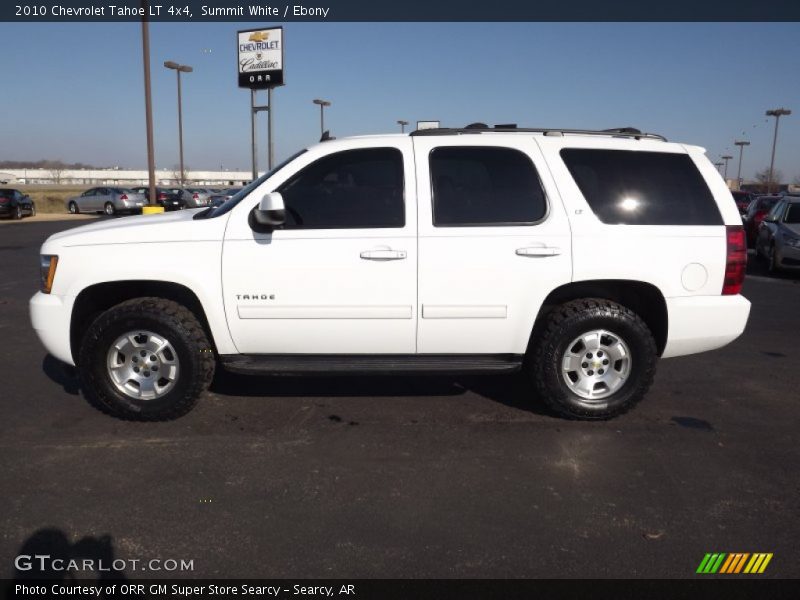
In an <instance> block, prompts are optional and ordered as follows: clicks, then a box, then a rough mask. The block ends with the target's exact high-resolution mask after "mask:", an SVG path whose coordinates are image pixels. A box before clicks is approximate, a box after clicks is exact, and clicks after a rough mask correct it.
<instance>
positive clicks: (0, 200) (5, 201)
mask: <svg viewBox="0 0 800 600" xmlns="http://www.w3.org/2000/svg"><path fill="white" fill-rule="evenodd" d="M9 202H11V199H10V198H2V197H0V204H8V203H9Z"/></svg>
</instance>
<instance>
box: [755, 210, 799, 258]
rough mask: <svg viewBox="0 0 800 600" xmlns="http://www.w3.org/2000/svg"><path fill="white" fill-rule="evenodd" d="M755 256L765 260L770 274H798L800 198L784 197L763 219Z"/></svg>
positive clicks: (759, 228) (759, 229)
mask: <svg viewBox="0 0 800 600" xmlns="http://www.w3.org/2000/svg"><path fill="white" fill-rule="evenodd" d="M756 254H757V255H759V256H762V257H764V258H766V259H767V263H768V268H769V271H770V273H776V272H777V271H782V270H784V269H786V270H792V271H798V270H800V198H798V197H797V196H788V195H787V196H784V197H783V199H782V200H779V201H778V203H777V204H775V206H773V207H772V210H771V211H769V213H768V214H767V216H766V217H764V220H763V221H761V225H759V226H758V238H757V239H756Z"/></svg>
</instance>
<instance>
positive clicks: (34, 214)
mask: <svg viewBox="0 0 800 600" xmlns="http://www.w3.org/2000/svg"><path fill="white" fill-rule="evenodd" d="M31 216H32V217H35V216H36V205H35V204H34V203H33V202H31Z"/></svg>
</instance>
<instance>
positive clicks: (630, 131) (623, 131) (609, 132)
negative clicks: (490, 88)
mask: <svg viewBox="0 0 800 600" xmlns="http://www.w3.org/2000/svg"><path fill="white" fill-rule="evenodd" d="M475 125H479V124H477V123H475V124H473V125H472V126H470V127H465V128H453V127H440V128H438V129H418V130H416V131H412V132H411V135H414V136H417V135H470V134H473V135H474V134H481V133H541V134H544V135H605V136H611V137H622V138H633V139H637V140H639V139H647V140H661V141H662V142H666V141H667V138H665V137H664V136H663V135H659V134H657V133H642V132H641V131H639V130H638V129H636V128H634V127H617V128H614V129H558V128H556V129H553V128H538V127H508V126H504V125H500V126H495V127H476V126H475ZM480 125H482V123H481V124H480Z"/></svg>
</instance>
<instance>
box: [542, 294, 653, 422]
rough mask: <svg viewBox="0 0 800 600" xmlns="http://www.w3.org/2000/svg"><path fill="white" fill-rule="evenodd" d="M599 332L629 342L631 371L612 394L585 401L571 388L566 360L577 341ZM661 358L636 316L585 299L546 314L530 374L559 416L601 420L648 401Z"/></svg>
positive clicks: (607, 302) (608, 303)
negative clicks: (565, 371)
mask: <svg viewBox="0 0 800 600" xmlns="http://www.w3.org/2000/svg"><path fill="white" fill-rule="evenodd" d="M595 329H604V330H606V331H609V332H612V333H613V334H614V335H616V336H619V337H620V338H622V339H623V340H624V341H625V343H626V344H627V346H628V348H629V350H630V357H631V359H630V372H629V373H628V376H627V379H626V380H625V381H624V383H622V385H621V387H620V388H619V389H618V390H616V391H615V392H614V393H613V394H611V395H610V396H608V397H606V398H604V399H602V400H586V399H584V398H582V397H581V396H579V395H577V394H576V393H574V392H573V391H572V390H571V389H570V388H569V386H568V385H567V384H566V382H565V380H564V376H562V369H561V362H562V357H563V355H564V353H565V352H566V350H567V346H568V345H569V344H570V343H571V342H572V341H573V340H574V339H575V338H577V337H578V336H580V335H581V334H582V333H586V332H589V331H592V330H595ZM657 360H658V351H657V348H656V343H655V340H654V339H653V335H652V333H651V332H650V329H648V327H647V325H646V324H645V323H644V321H642V319H641V318H640V317H639V316H638V315H637V314H636V313H634V312H633V311H632V310H630V309H628V308H626V307H624V306H621V305H619V304H617V303H616V302H611V301H610V300H605V299H600V298H585V299H581V300H574V301H572V302H568V303H566V304H562V305H561V306H558V307H556V308H554V309H553V310H552V311H551V312H550V314H548V315H547V317H546V321H545V323H544V324H543V327H542V328H541V329H539V330H538V331H537V335H536V339H534V340H533V343H532V347H531V351H530V353H529V356H528V361H527V364H526V370H527V371H528V374H529V375H530V377H531V378H532V379H533V384H534V387H535V389H536V392H537V394H538V396H539V398H540V399H541V400H542V402H544V404H545V405H547V406H548V407H549V408H550V409H551V410H553V411H554V412H556V413H557V414H559V415H561V416H563V417H566V418H569V419H582V420H602V419H610V418H613V417H616V416H619V415H621V414H623V413H625V412H627V411H628V410H630V409H631V408H632V407H633V406H634V405H635V404H636V403H637V402H639V401H640V400H641V399H642V398H643V397H644V395H645V393H646V392H647V390H648V389H649V388H650V385H651V384H652V383H653V377H654V375H655V367H656V362H657ZM590 374H591V372H590Z"/></svg>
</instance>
